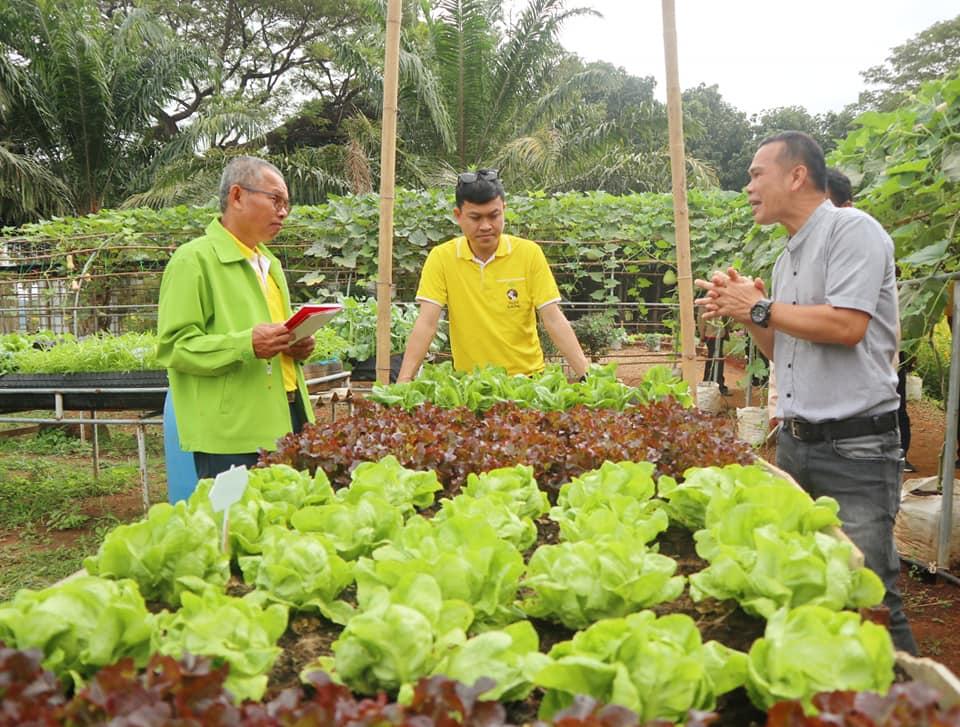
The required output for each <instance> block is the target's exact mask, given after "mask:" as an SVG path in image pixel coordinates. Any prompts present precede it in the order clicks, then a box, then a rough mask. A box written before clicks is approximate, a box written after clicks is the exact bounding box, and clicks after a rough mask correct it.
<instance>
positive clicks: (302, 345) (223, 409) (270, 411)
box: [157, 157, 314, 478]
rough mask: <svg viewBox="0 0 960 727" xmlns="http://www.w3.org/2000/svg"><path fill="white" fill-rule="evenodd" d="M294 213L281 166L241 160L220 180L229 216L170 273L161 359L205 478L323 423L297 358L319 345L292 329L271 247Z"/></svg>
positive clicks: (173, 263)
mask: <svg viewBox="0 0 960 727" xmlns="http://www.w3.org/2000/svg"><path fill="white" fill-rule="evenodd" d="M289 211H290V200H289V196H288V193H287V185H286V183H285V182H284V181H283V176H282V175H281V174H280V172H279V170H277V168H276V167H274V166H273V165H272V164H270V163H269V162H266V161H264V160H262V159H257V158H255V157H238V158H236V159H234V160H233V161H231V162H230V163H229V164H228V165H227V166H226V168H225V169H224V171H223V176H222V178H221V180H220V212H221V214H220V217H219V219H215V220H213V221H212V222H211V223H210V224H209V225H208V226H207V229H206V232H205V234H203V235H202V236H201V237H198V238H196V239H195V240H191V241H190V242H188V243H187V244H185V245H182V246H181V247H180V248H178V249H177V251H176V252H175V253H174V254H173V256H172V257H171V258H170V262H169V263H168V264H167V267H166V269H165V270H164V273H163V281H162V283H161V285H160V306H159V313H158V318H157V330H158V334H159V344H158V359H159V361H160V363H161V364H162V365H164V366H166V367H167V370H168V373H169V377H170V390H171V394H172V396H173V406H174V411H175V412H176V419H177V432H178V434H179V436H180V443H181V446H182V447H183V449H184V450H186V451H192V452H193V453H194V461H195V463H196V467H197V475H198V476H199V477H201V478H203V477H213V476H215V475H216V474H218V473H220V472H223V471H225V470H227V469H229V468H230V467H231V466H232V465H241V464H245V465H248V466H249V465H252V464H254V463H255V462H256V461H257V458H258V450H259V449H273V448H274V447H275V446H276V442H277V439H279V438H280V437H282V436H284V435H285V434H287V433H289V432H291V431H299V430H300V428H301V427H302V426H303V424H304V422H306V421H313V411H312V407H311V406H310V405H309V401H310V400H309V398H308V396H307V390H306V386H305V385H304V380H303V373H302V371H301V368H300V366H299V365H298V363H297V362H299V361H303V360H304V359H306V358H307V357H308V356H309V355H310V353H311V352H312V351H313V345H314V341H313V338H312V337H310V338H303V339H301V340H299V341H297V342H296V343H294V342H293V335H292V334H291V333H290V332H289V331H288V330H287V328H286V326H284V324H283V321H285V320H286V319H287V318H288V317H289V316H290V315H291V309H290V293H289V291H288V289H287V283H286V279H285V278H284V275H283V270H282V269H281V267H280V262H279V260H277V258H276V257H275V256H274V255H273V253H272V252H270V250H269V249H267V247H266V246H265V245H264V243H265V242H268V241H269V240H272V239H273V238H274V237H276V235H277V233H279V232H280V230H281V228H282V227H283V222H284V220H285V219H286V217H287V214H288V213H289Z"/></svg>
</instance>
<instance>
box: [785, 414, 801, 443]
mask: <svg viewBox="0 0 960 727" xmlns="http://www.w3.org/2000/svg"><path fill="white" fill-rule="evenodd" d="M787 431H788V432H790V436H792V437H793V438H794V439H799V440H801V441H802V440H803V437H802V436H801V434H800V424H799V422H797V420H796V419H790V420H789V421H788V422H787Z"/></svg>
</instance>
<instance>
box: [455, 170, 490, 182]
mask: <svg viewBox="0 0 960 727" xmlns="http://www.w3.org/2000/svg"><path fill="white" fill-rule="evenodd" d="M478 179H483V180H485V181H487V182H494V181H496V180H497V179H500V175H499V174H498V173H497V170H496V169H479V170H477V171H475V172H461V173H460V174H458V175H457V186H459V185H461V184H473V183H474V182H476V181H477V180H478Z"/></svg>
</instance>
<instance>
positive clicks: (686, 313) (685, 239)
mask: <svg viewBox="0 0 960 727" xmlns="http://www.w3.org/2000/svg"><path fill="white" fill-rule="evenodd" d="M662 3H663V53H664V56H665V60H666V66H667V122H668V124H669V128H670V172H671V176H672V178H673V223H674V225H675V227H676V233H675V236H676V241H677V290H678V291H679V293H680V371H681V374H682V375H683V380H684V381H686V382H687V384H689V385H690V388H691V389H695V388H696V385H697V372H696V356H697V352H696V345H695V343H694V340H693V331H694V327H693V276H692V275H691V270H690V211H689V209H688V208H687V171H686V164H685V160H686V151H685V150H684V147H683V109H682V107H681V102H680V74H679V72H678V70H677V16H676V9H675V7H674V0H662Z"/></svg>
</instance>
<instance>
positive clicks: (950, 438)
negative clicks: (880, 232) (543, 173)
mask: <svg viewBox="0 0 960 727" xmlns="http://www.w3.org/2000/svg"><path fill="white" fill-rule="evenodd" d="M952 285H953V311H952V313H951V316H952V318H953V343H952V345H953V349H952V353H951V355H950V383H949V384H948V385H947V431H946V437H945V439H944V444H943V459H942V460H941V463H940V488H941V489H940V491H941V492H942V493H943V496H942V497H941V498H940V532H939V533H938V539H937V566H938V567H939V568H942V569H943V570H950V532H951V530H952V529H953V470H954V466H953V448H954V447H955V446H956V442H957V417H958V416H960V374H958V372H957V369H958V367H960V281H957V280H954V281H953V283H952Z"/></svg>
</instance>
